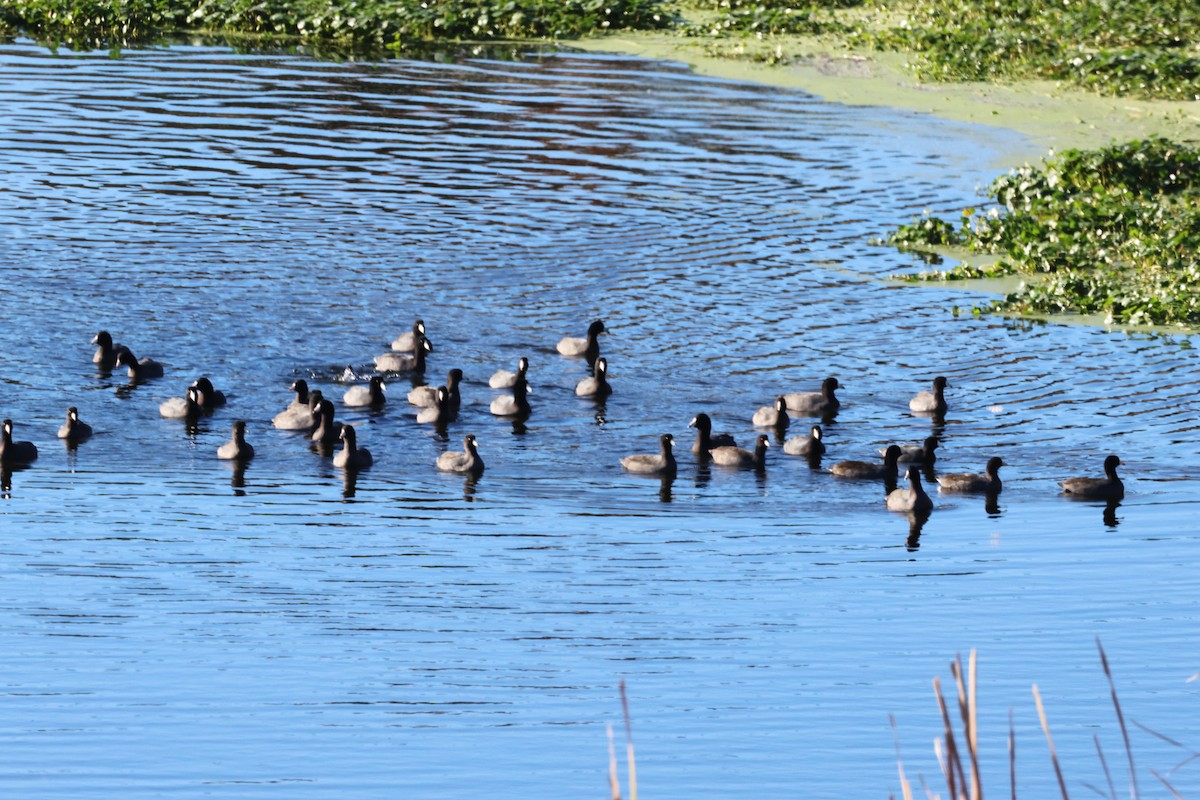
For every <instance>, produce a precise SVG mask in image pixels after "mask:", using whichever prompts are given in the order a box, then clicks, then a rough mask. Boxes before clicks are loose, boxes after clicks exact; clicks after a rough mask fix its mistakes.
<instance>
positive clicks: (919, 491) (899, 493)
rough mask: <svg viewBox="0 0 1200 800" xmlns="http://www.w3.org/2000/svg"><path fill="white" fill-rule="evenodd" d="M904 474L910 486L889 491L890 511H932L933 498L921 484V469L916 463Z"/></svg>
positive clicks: (888, 504)
mask: <svg viewBox="0 0 1200 800" xmlns="http://www.w3.org/2000/svg"><path fill="white" fill-rule="evenodd" d="M904 476H905V477H906V478H908V488H907V489H893V490H892V491H890V492H888V496H887V508H888V511H908V512H913V513H917V514H920V513H922V512H926V511H931V510H932V509H933V500H932V499H930V497H929V495H928V494H926V493H925V487H924V486H922V485H921V470H920V469H919V468H918V467H917V466H916V465H915V464H914V465H910V466H909V468H908V470H907V471H906V472H905V473H904Z"/></svg>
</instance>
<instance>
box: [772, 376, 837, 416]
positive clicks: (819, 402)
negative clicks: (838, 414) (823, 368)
mask: <svg viewBox="0 0 1200 800" xmlns="http://www.w3.org/2000/svg"><path fill="white" fill-rule="evenodd" d="M841 388H843V387H842V385H841V384H840V383H838V379H837V378H826V379H825V380H824V381H822V382H821V391H819V392H792V393H791V394H785V395H784V396H783V399H784V400H785V401H786V402H787V409H788V411H790V412H793V413H796V414H804V415H805V416H809V417H819V416H822V415H824V414H832V413H834V412H835V411H837V410H838V409H839V408H840V407H841V405H842V401H841V400H838V398H837V395H835V394H834V390H836V389H841Z"/></svg>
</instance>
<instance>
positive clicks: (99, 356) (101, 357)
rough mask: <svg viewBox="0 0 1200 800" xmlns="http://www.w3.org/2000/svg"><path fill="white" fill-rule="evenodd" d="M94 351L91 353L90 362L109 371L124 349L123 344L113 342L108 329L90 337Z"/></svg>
mask: <svg viewBox="0 0 1200 800" xmlns="http://www.w3.org/2000/svg"><path fill="white" fill-rule="evenodd" d="M92 344H94V345H96V352H95V353H94V354H93V355H92V363H93V364H95V365H96V366H97V367H99V368H100V369H102V370H104V371H105V372H111V371H112V368H113V367H115V366H116V365H117V356H118V355H120V354H121V351H122V350H124V349H125V346H124V345H120V344H113V340H112V335H111V334H110V333H109V332H108V331H100V332H99V333H97V334H96V335H95V336H93V337H92Z"/></svg>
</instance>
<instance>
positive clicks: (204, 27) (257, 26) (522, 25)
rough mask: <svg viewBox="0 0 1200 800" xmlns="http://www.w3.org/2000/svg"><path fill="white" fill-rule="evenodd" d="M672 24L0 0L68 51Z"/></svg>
mask: <svg viewBox="0 0 1200 800" xmlns="http://www.w3.org/2000/svg"><path fill="white" fill-rule="evenodd" d="M669 23H670V17H669V15H668V14H667V13H666V12H665V11H664V9H663V6H662V2H661V0H611V2H609V1H606V0H574V1H573V2H559V1H558V0H399V2H385V1H384V0H258V1H255V2H252V0H182V1H181V2H171V0H0V30H4V29H7V30H9V31H17V30H19V31H25V32H28V33H29V34H31V35H33V36H36V37H37V38H39V39H41V40H43V41H46V42H49V43H53V44H59V45H62V46H67V47H72V48H86V47H116V46H121V45H124V44H128V43H131V42H135V41H144V40H148V39H152V38H154V37H155V36H157V35H162V34H165V33H173V32H182V31H222V32H227V33H244V34H255V35H262V36H267V37H291V38H298V39H300V40H302V41H315V42H328V43H337V44H338V45H340V46H342V47H344V48H346V49H348V50H353V49H356V48H361V47H367V46H379V45H384V46H403V45H405V44H406V43H407V40H411V39H429V38H445V39H471V40H492V39H534V38H546V37H575V36H582V35H584V34H587V33H593V32H597V31H604V30H610V29H615V28H642V29H653V28H663V27H666V26H667V25H668V24H669Z"/></svg>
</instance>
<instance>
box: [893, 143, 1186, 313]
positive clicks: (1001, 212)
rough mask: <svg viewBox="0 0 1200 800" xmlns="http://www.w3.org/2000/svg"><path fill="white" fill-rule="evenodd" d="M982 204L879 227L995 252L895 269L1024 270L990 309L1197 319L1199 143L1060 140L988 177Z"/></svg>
mask: <svg viewBox="0 0 1200 800" xmlns="http://www.w3.org/2000/svg"><path fill="white" fill-rule="evenodd" d="M987 194H988V195H989V196H990V199H991V201H992V203H993V204H992V205H990V207H988V208H987V209H986V210H978V209H974V208H969V209H965V210H964V211H963V215H962V218H961V220H960V222H959V224H958V225H957V226H955V225H954V224H953V223H951V222H947V221H946V220H943V219H941V218H938V217H923V218H921V219H918V220H916V221H914V222H913V223H912V224H910V225H905V226H902V227H900V228H899V229H898V230H896V231H895V232H893V233H892V234H891V236H890V237H889V238H888V242H889V243H890V244H893V245H895V246H897V247H901V248H904V249H912V250H930V249H932V248H944V247H959V248H962V249H964V250H966V251H968V252H972V253H983V254H990V255H995V256H997V257H998V259H997V260H996V261H995V263H993V264H990V265H988V266H971V265H964V266H960V267H955V268H953V269H950V270H946V271H932V272H923V273H920V274H918V275H909V276H905V277H906V278H907V279H909V280H931V279H940V280H954V279H963V278H979V277H996V276H1001V275H1010V274H1019V275H1022V276H1027V277H1028V278H1029V279H1028V280H1027V281H1026V282H1025V283H1024V284H1023V285H1022V286H1021V287H1020V288H1019V289H1018V290H1017V291H1016V292H1013V293H1011V294H1009V295H1008V296H1007V297H1006V298H1005V299H1004V300H1003V301H1000V302H997V303H993V304H992V309H991V310H994V311H1002V312H1036V313H1055V312H1063V311H1073V312H1079V313H1086V314H1094V313H1103V314H1105V315H1106V317H1107V318H1108V319H1109V320H1112V321H1116V322H1124V323H1154V324H1166V323H1180V324H1187V325H1196V324H1200V294H1198V293H1197V292H1196V290H1195V287H1196V286H1197V285H1198V283H1200V255H1198V254H1200V149H1197V148H1194V147H1189V146H1186V145H1181V144H1177V143H1174V142H1171V141H1169V140H1167V139H1163V138H1153V139H1147V140H1141V141H1134V142H1128V143H1125V144H1118V145H1112V146H1110V147H1105V148H1100V149H1098V150H1086V151H1085V150H1068V151H1065V152H1063V153H1060V154H1058V155H1055V156H1052V157H1051V158H1049V159H1048V160H1047V161H1046V162H1045V164H1043V165H1041V166H1025V167H1022V168H1020V169H1014V170H1012V171H1010V172H1009V173H1007V174H1005V175H1001V176H1000V177H998V178H996V180H994V181H993V182H992V184H991V186H990V187H989V188H988V189H987Z"/></svg>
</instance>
